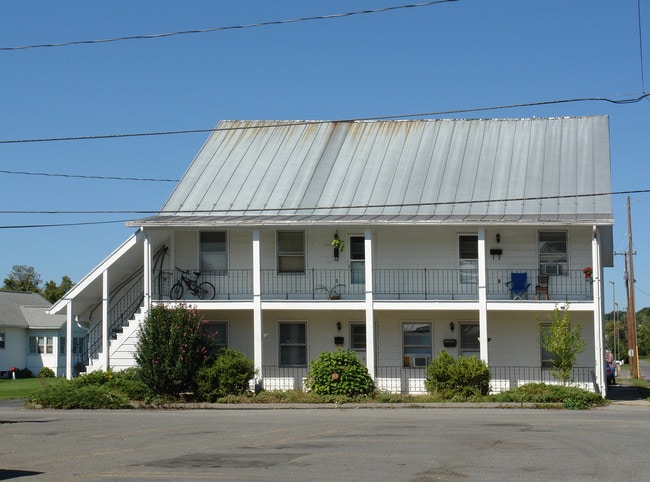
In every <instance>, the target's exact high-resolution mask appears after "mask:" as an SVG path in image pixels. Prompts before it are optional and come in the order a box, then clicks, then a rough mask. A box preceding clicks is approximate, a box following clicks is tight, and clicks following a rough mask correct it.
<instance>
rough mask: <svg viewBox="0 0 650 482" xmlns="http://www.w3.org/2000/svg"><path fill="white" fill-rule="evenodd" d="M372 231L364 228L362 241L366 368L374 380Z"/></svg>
mask: <svg viewBox="0 0 650 482" xmlns="http://www.w3.org/2000/svg"><path fill="white" fill-rule="evenodd" d="M372 250H373V243H372V230H371V229H370V228H366V231H365V239H364V257H365V278H366V367H367V368H368V373H369V374H370V376H371V377H372V379H373V380H374V378H375V374H376V371H377V357H376V354H375V345H376V344H375V311H374V300H373V291H374V287H373V283H372V265H373V263H372V261H373V255H372Z"/></svg>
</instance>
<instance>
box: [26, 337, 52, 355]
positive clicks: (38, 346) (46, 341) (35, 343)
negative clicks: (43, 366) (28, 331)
mask: <svg viewBox="0 0 650 482" xmlns="http://www.w3.org/2000/svg"><path fill="white" fill-rule="evenodd" d="M29 353H31V354H43V353H47V354H49V353H54V343H53V340H52V337H51V336H30V337H29Z"/></svg>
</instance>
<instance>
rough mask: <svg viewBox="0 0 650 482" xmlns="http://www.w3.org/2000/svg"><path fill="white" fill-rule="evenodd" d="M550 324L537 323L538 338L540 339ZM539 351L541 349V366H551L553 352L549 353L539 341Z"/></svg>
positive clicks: (553, 356)
mask: <svg viewBox="0 0 650 482" xmlns="http://www.w3.org/2000/svg"><path fill="white" fill-rule="evenodd" d="M550 326H551V324H550V323H542V324H540V325H539V328H540V330H539V331H540V333H539V339H540V340H541V339H542V336H543V333H544V332H545V331H547V330H548V329H549V327H550ZM540 351H541V359H542V368H553V360H554V359H555V355H553V353H551V352H550V351H548V350H546V349H545V348H544V347H543V346H541V343H540Z"/></svg>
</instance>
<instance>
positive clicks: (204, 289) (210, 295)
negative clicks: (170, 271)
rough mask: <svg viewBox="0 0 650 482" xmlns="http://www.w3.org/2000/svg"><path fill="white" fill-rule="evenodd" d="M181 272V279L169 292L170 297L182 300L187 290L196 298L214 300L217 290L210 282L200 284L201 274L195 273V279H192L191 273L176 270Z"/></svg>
mask: <svg viewBox="0 0 650 482" xmlns="http://www.w3.org/2000/svg"><path fill="white" fill-rule="evenodd" d="M176 269H177V270H178V271H180V272H181V279H180V280H178V281H177V282H176V283H175V284H174V286H172V289H171V291H170V292H169V297H170V298H171V299H172V300H180V299H181V298H182V297H183V293H184V292H185V289H187V290H188V291H190V292H191V293H192V294H193V295H194V296H198V298H199V299H200V300H213V299H214V295H215V293H216V290H215V288H214V285H213V284H212V283H210V282H208V281H204V282H202V283H198V280H199V277H200V276H201V273H200V272H199V271H194V276H195V277H196V278H195V279H192V278H190V272H189V271H185V270H183V269H180V268H178V267H177V268H176Z"/></svg>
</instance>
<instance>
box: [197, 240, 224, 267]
mask: <svg viewBox="0 0 650 482" xmlns="http://www.w3.org/2000/svg"><path fill="white" fill-rule="evenodd" d="M199 267H200V270H201V271H202V272H207V271H212V272H215V271H216V272H218V273H224V274H225V272H226V271H227V270H228V256H227V255H226V233H225V231H206V232H202V233H201V234H200V247H199Z"/></svg>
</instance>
